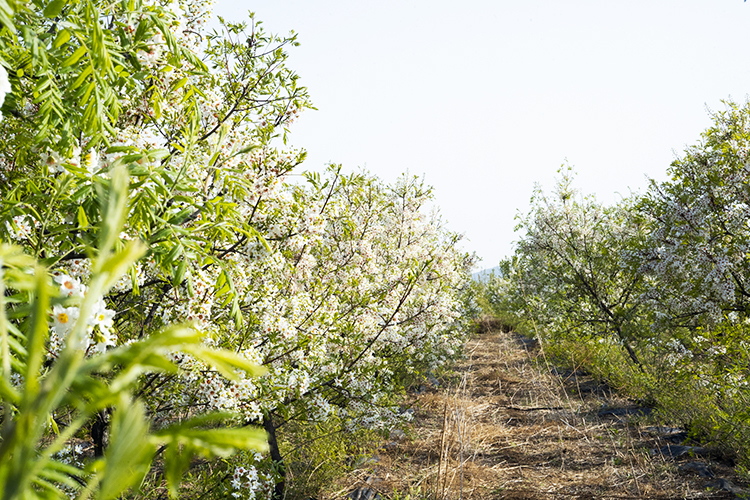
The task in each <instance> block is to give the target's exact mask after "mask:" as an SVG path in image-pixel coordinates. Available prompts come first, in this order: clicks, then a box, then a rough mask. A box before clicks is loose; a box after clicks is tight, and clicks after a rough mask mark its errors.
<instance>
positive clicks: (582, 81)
mask: <svg viewBox="0 0 750 500" xmlns="http://www.w3.org/2000/svg"><path fill="white" fill-rule="evenodd" d="M247 10H252V11H254V12H255V13H256V19H257V20H261V21H263V24H264V27H265V29H266V30H268V31H271V32H274V33H277V34H287V33H288V32H289V31H291V30H294V31H295V32H296V33H298V34H299V41H300V42H301V44H302V45H301V46H300V47H296V48H292V49H291V50H290V54H291V57H290V60H289V67H291V68H292V69H293V70H295V71H296V72H297V74H298V75H300V82H301V84H302V85H304V86H306V87H307V88H308V89H309V92H310V95H311V97H312V100H313V103H314V104H315V106H316V107H317V108H318V111H307V112H305V113H304V114H303V115H302V116H301V118H300V119H299V121H298V122H297V123H295V124H294V125H293V126H292V128H291V135H290V139H291V144H292V145H294V146H295V147H303V148H305V149H306V150H307V151H308V159H307V162H306V166H305V169H307V170H317V169H320V168H322V167H323V166H324V165H325V164H327V163H341V164H343V165H344V169H345V170H347V171H356V170H357V169H358V168H359V167H365V168H367V170H369V171H370V172H372V173H374V174H376V175H378V176H379V177H380V178H381V179H383V180H384V181H388V182H392V181H393V180H395V179H396V177H397V176H398V175H399V174H400V173H402V172H406V171H408V172H410V173H412V174H416V175H420V176H421V175H424V176H425V179H426V182H427V184H430V185H432V186H434V188H435V194H436V198H437V204H438V206H439V207H440V210H441V212H442V214H443V217H444V218H445V219H446V220H447V221H448V227H449V228H450V229H451V230H453V231H457V232H461V233H464V234H465V236H466V239H465V240H464V242H463V247H464V249H465V250H467V251H472V252H476V253H477V254H478V255H479V256H480V257H481V258H482V259H483V261H482V262H481V263H480V264H479V265H478V268H480V269H481V268H487V267H493V266H495V265H497V263H498V261H499V260H500V259H501V258H502V257H504V256H508V255H510V254H511V253H512V251H513V246H512V242H513V241H514V240H515V239H517V236H516V235H515V234H514V232H513V227H514V226H515V221H514V217H515V215H516V214H517V213H518V212H519V211H520V212H522V213H526V212H527V211H528V209H529V198H530V196H531V194H532V190H533V186H534V183H540V184H541V185H542V186H543V187H544V188H545V190H546V191H550V190H551V189H552V186H553V185H554V179H555V177H556V171H557V169H558V168H559V167H560V165H561V164H563V163H565V162H566V160H567V163H569V164H571V165H573V166H574V167H575V169H576V171H577V173H578V182H577V187H579V188H580V189H581V190H582V191H583V192H584V193H596V195H597V197H598V198H599V199H600V200H601V201H603V202H605V203H611V202H614V201H615V200H617V199H618V196H619V195H618V194H616V193H622V194H623V195H627V194H628V193H629V192H630V191H631V190H633V191H638V190H640V191H642V190H643V189H644V188H645V186H646V185H647V180H646V177H647V176H648V177H651V178H655V179H657V180H664V179H665V178H666V169H667V167H668V166H669V164H670V163H671V161H672V160H673V159H674V157H675V153H681V152H682V150H683V149H684V148H685V147H686V146H687V145H689V144H694V143H696V142H697V141H698V140H699V137H700V133H701V131H703V130H704V129H705V128H706V127H707V126H709V124H710V119H709V117H708V114H707V111H706V107H707V106H708V107H709V108H711V109H721V108H722V104H721V100H722V99H727V98H729V97H732V98H734V99H735V100H736V101H744V100H745V99H746V96H747V94H748V92H749V91H750V64H748V55H749V54H748V48H749V46H748V41H749V38H750V30H748V21H750V4H747V3H744V2H743V1H742V0H630V1H625V0H589V1H584V0H495V1H489V0H486V1H481V0H463V1H462V2H460V3H459V2H457V1H450V2H449V1H444V0H419V1H413V0H411V1H410V0H377V1H374V0H371V1H363V0H255V1H252V2H240V1H238V0H218V4H217V6H216V12H217V13H218V14H219V15H222V16H224V17H226V18H228V19H231V20H233V21H238V20H241V19H245V18H246V17H247V16H246V14H247Z"/></svg>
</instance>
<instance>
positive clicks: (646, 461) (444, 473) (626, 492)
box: [335, 332, 741, 500]
mask: <svg viewBox="0 0 750 500" xmlns="http://www.w3.org/2000/svg"><path fill="white" fill-rule="evenodd" d="M541 352H542V351H541V350H540V349H539V347H538V346H537V345H536V344H535V343H533V342H528V341H527V340H525V339H522V338H521V337H519V336H518V335H516V334H514V333H502V332H493V333H485V334H480V335H477V336H476V337H475V338H474V339H473V340H472V341H470V342H469V344H468V346H467V349H466V353H467V354H466V356H465V359H464V360H463V361H462V362H460V363H458V364H457V365H456V366H455V367H454V369H453V372H452V373H451V374H450V375H449V376H447V377H444V380H442V381H441V382H442V383H441V387H440V388H431V389H429V390H428V391H427V392H425V393H423V394H421V395H414V396H413V401H411V403H412V407H413V408H414V409H415V414H414V422H413V423H412V424H411V427H410V428H408V429H404V430H405V431H406V432H407V437H406V438H405V439H402V440H400V441H390V442H389V441H386V442H385V443H384V446H383V447H382V448H381V449H380V450H379V451H378V452H377V454H376V456H375V457H374V459H373V460H372V461H371V462H370V463H369V464H366V465H365V466H363V467H362V468H360V469H359V470H357V471H356V472H355V473H354V474H353V475H350V476H349V477H347V478H346V484H342V489H341V490H340V492H339V494H338V495H335V496H337V497H341V496H342V493H341V492H348V491H351V490H353V489H354V488H356V487H359V486H363V485H367V486H368V487H369V488H372V489H374V490H376V491H378V492H379V493H380V494H381V495H382V496H383V497H384V498H400V499H405V498H412V499H435V500H446V499H519V500H522V499H545V500H547V499H557V498H559V499H567V498H580V499H625V498H633V499H636V498H637V499H678V498H679V499H683V498H734V496H733V495H732V494H730V493H728V492H718V491H713V492H709V491H707V490H706V488H705V484H706V483H708V482H710V481H711V480H709V479H703V478H699V477H698V476H697V475H696V476H693V475H685V474H680V473H678V471H677V465H679V461H678V462H677V463H675V462H674V461H673V460H668V459H665V458H663V457H661V456H659V455H658V454H657V455H652V453H651V451H650V450H652V449H658V448H660V447H661V446H663V445H664V444H665V443H664V442H663V441H661V440H660V439H659V438H658V437H657V436H655V435H652V434H651V433H649V432H648V431H647V430H646V427H647V426H649V425H654V423H653V422H646V421H645V419H644V418H643V417H637V418H636V417H630V418H629V419H626V418H624V417H623V418H617V417H598V416H597V413H598V411H599V410H600V409H601V408H602V407H603V406H605V405H607V406H608V407H626V406H628V405H629V404H632V403H629V402H628V401H626V400H623V399H618V398H617V396H616V395H612V394H610V391H609V390H608V388H607V387H606V386H605V385H600V384H598V383H596V382H595V381H593V380H592V379H591V378H590V377H588V376H586V375H582V374H580V373H570V372H567V373H565V372H563V373H562V374H560V373H557V372H556V371H555V370H554V369H553V367H551V366H549V365H548V364H546V362H545V361H544V357H543V356H542V355H541ZM686 460H688V461H690V460H695V459H686ZM682 461H684V460H682ZM710 466H711V468H712V470H713V471H714V472H715V473H716V475H717V476H718V477H722V478H726V479H729V480H731V481H732V482H734V483H735V484H740V483H741V481H740V480H738V479H737V477H736V476H735V475H734V474H733V471H732V468H731V467H730V465H728V464H723V463H720V462H716V461H713V462H712V463H711V464H710ZM344 494H345V493H344Z"/></svg>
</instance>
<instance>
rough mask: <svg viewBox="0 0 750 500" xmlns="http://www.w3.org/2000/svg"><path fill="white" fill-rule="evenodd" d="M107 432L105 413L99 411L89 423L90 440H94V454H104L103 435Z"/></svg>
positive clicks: (98, 455) (99, 455)
mask: <svg viewBox="0 0 750 500" xmlns="http://www.w3.org/2000/svg"><path fill="white" fill-rule="evenodd" d="M106 433H107V414H106V413H105V412H104V411H100V412H99V413H97V414H96V420H94V423H93V424H91V440H92V441H93V442H94V456H97V457H101V456H103V455H104V435H105V434H106Z"/></svg>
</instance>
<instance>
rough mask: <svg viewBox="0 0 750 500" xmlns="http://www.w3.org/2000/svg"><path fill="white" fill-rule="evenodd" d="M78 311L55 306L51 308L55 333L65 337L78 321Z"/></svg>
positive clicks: (72, 308)
mask: <svg viewBox="0 0 750 500" xmlns="http://www.w3.org/2000/svg"><path fill="white" fill-rule="evenodd" d="M78 314H79V310H78V308H77V307H63V306H61V305H56V306H55V307H53V308H52V316H53V320H54V327H55V332H57V335H59V336H60V337H63V338H64V337H67V335H68V333H70V331H71V330H72V329H73V325H75V323H76V321H77V320H78Z"/></svg>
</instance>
